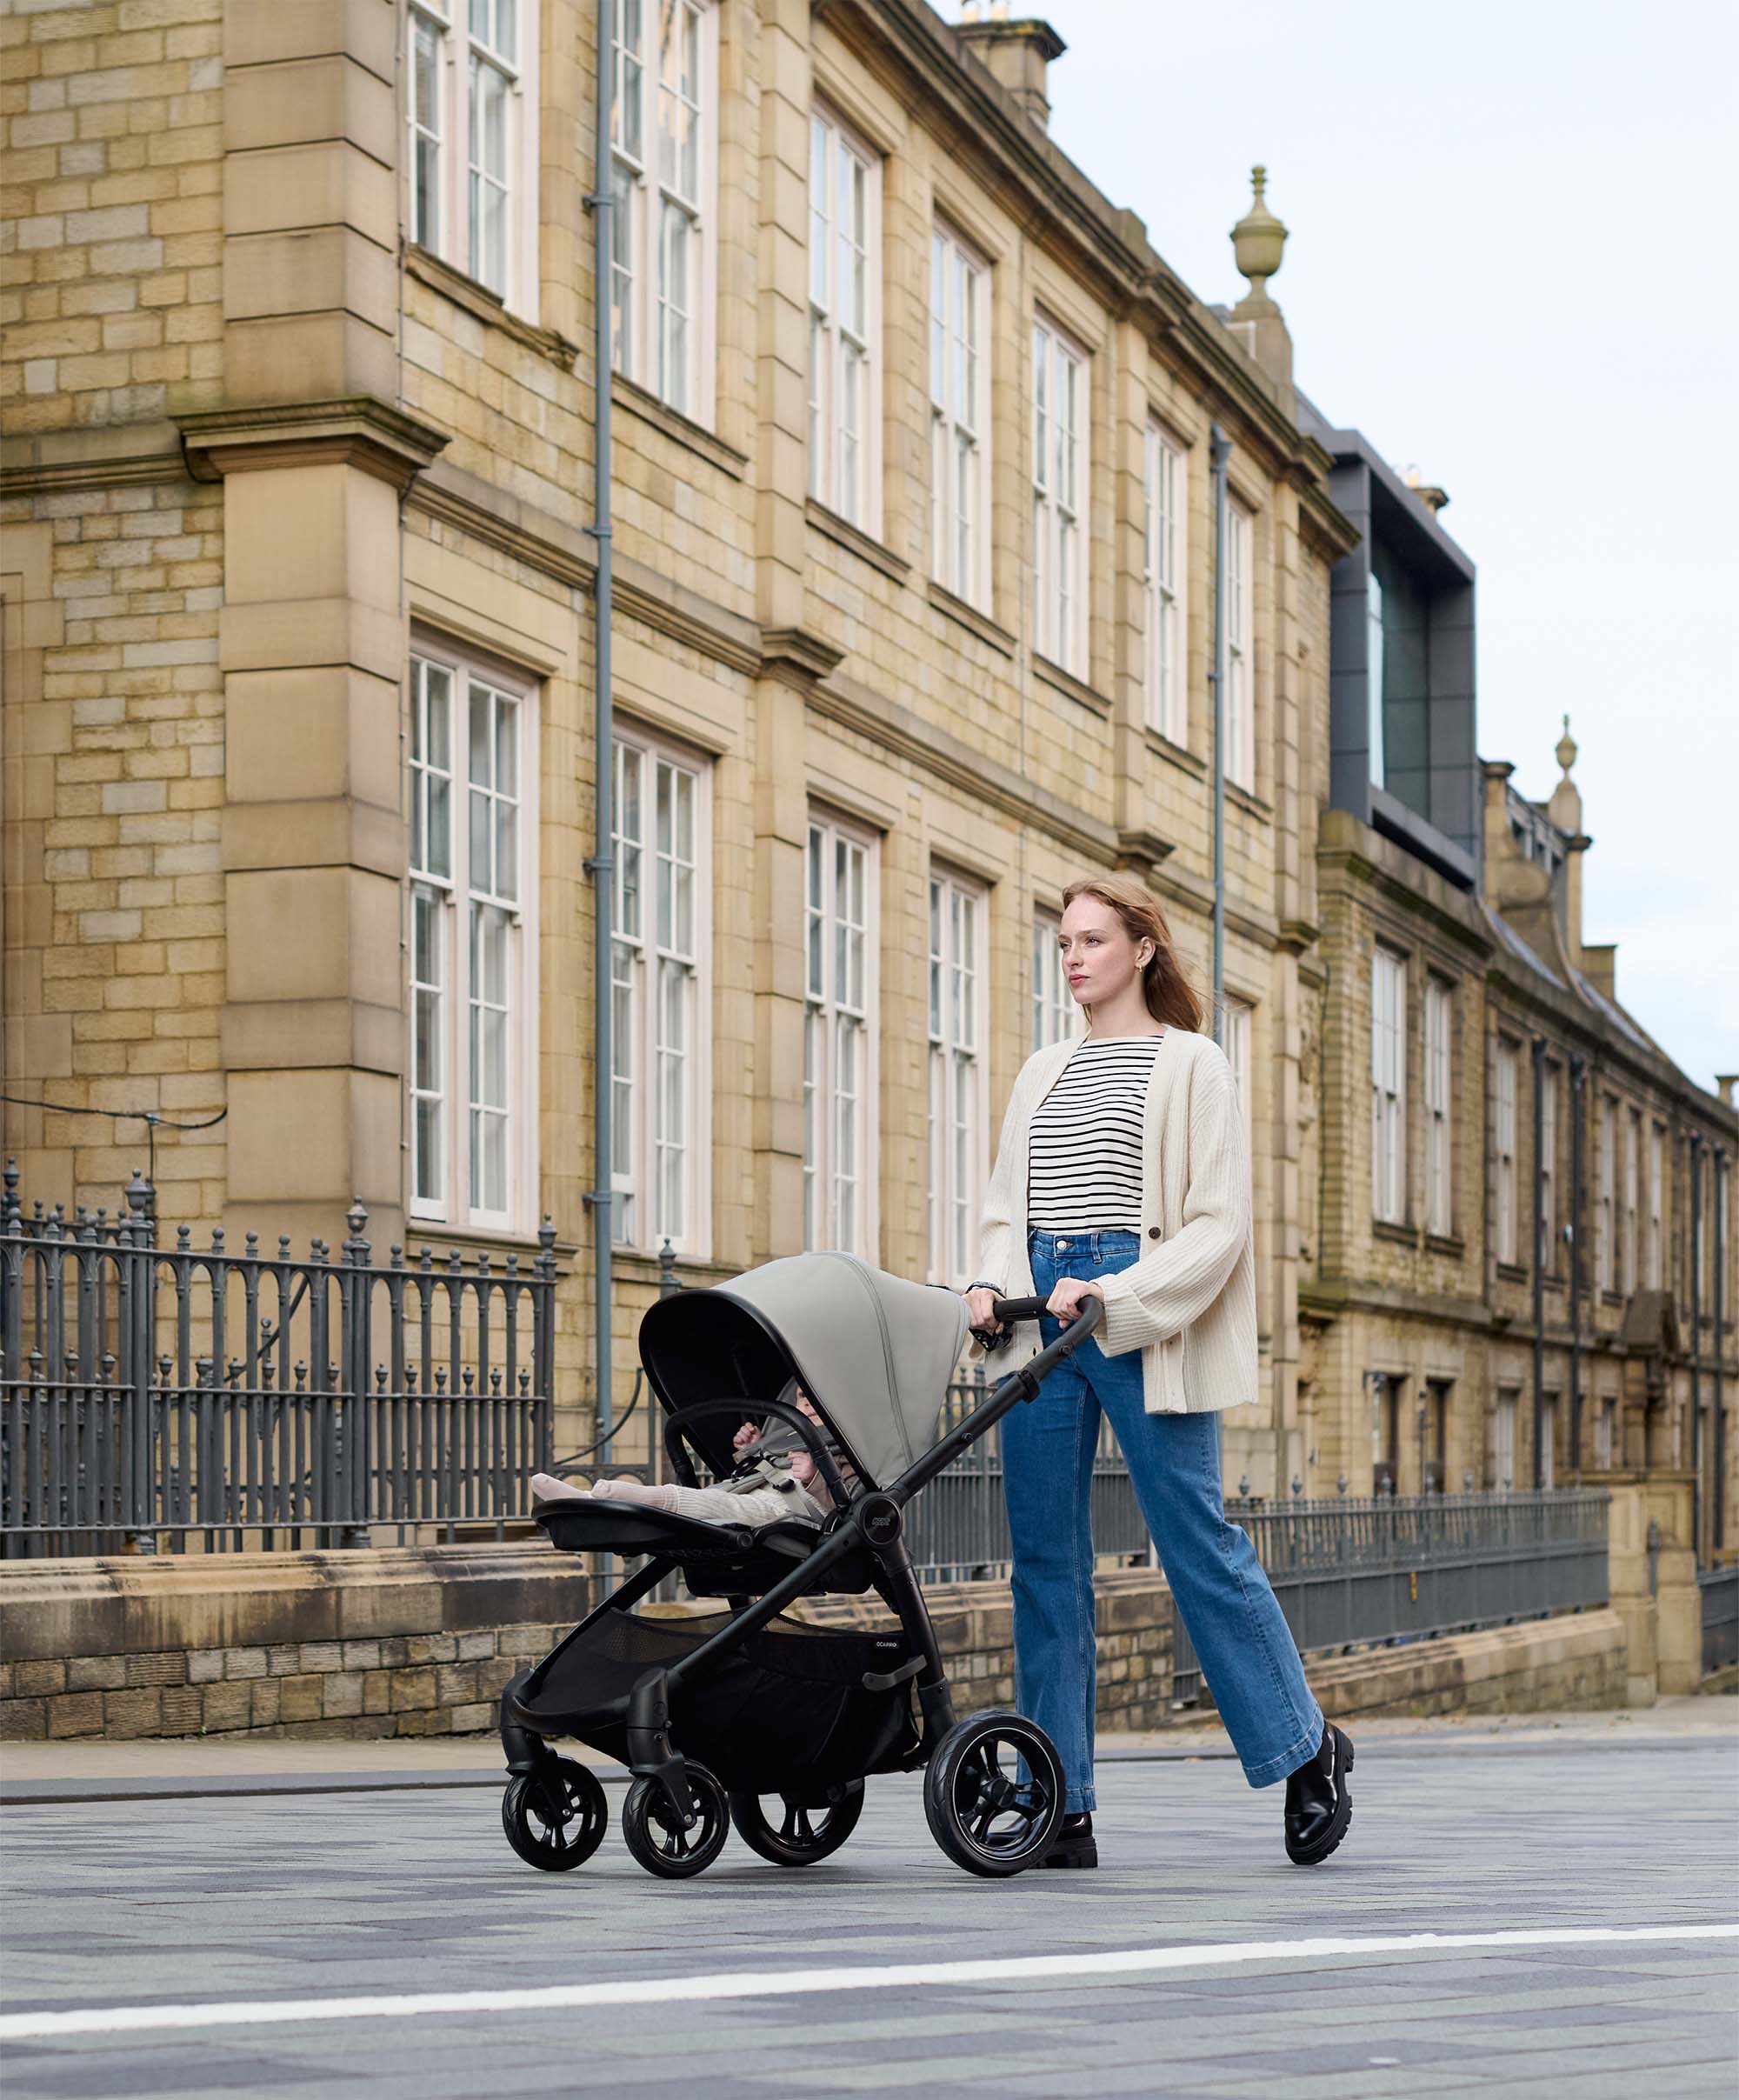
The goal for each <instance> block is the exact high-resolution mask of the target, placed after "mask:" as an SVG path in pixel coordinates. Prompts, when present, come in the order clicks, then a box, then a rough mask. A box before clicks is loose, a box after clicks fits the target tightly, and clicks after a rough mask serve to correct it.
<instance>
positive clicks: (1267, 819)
mask: <svg viewBox="0 0 1739 2100" xmlns="http://www.w3.org/2000/svg"><path fill="white" fill-rule="evenodd" d="M1226 800H1227V801H1228V802H1229V803H1231V804H1232V805H1233V807H1234V808H1236V809H1239V810H1243V812H1244V814H1245V815H1246V816H1247V817H1257V818H1259V819H1260V820H1261V822H1262V823H1265V824H1266V823H1273V821H1274V804H1273V803H1269V802H1264V801H1263V798H1262V797H1261V796H1260V795H1257V794H1255V793H1253V792H1252V791H1251V790H1249V788H1241V787H1240V786H1239V785H1238V783H1237V782H1236V780H1229V781H1228V782H1227V783H1226Z"/></svg>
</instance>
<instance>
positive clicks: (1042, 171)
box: [814, 0, 1357, 552]
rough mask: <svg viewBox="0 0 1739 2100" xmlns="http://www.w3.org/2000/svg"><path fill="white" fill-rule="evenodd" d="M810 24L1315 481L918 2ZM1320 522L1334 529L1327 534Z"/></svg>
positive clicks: (1270, 447)
mask: <svg viewBox="0 0 1739 2100" xmlns="http://www.w3.org/2000/svg"><path fill="white" fill-rule="evenodd" d="M814 13H815V18H816V21H818V22H825V23H827V24H828V25H829V26H830V28H832V29H833V30H836V32H837V33H838V34H839V35H840V36H841V37H844V38H845V39H846V40H847V41H848V42H849V43H851V44H852V45H853V46H854V47H855V48H856V50H859V51H860V52H861V53H862V54H863V56H865V57H867V58H869V59H870V61H871V62H872V63H879V66H880V69H881V70H883V73H884V74H887V73H892V74H893V75H894V76H895V79H894V82H893V84H894V85H895V86H896V89H897V90H898V91H899V92H900V93H902V94H903V96H904V97H906V98H907V100H908V102H909V104H910V105H912V106H916V104H918V103H929V104H930V105H931V106H932V107H934V108H936V109H939V110H941V111H942V112H943V113H944V114H945V115H946V116H947V117H949V118H950V119H951V121H952V130H953V133H954V138H953V140H952V141H951V143H953V144H954V145H955V146H956V148H957V150H959V151H960V152H961V153H962V154H963V156H969V157H976V159H977V160H978V161H979V163H981V166H983V168H984V169H985V170H987V171H988V172H989V174H990V175H991V177H992V178H993V179H996V180H997V181H998V182H999V184H1000V186H1001V187H1002V188H1003V190H1005V191H1012V192H1013V193H1014V197H1013V199H1012V200H1011V201H1012V208H1013V210H1014V212H1015V216H1016V217H1017V218H1018V219H1019V220H1020V221H1021V222H1022V224H1023V228H1024V230H1025V231H1026V232H1027V233H1028V235H1029V237H1031V238H1032V239H1034V240H1036V241H1037V242H1040V243H1043V245H1045V246H1047V247H1049V248H1050V249H1051V250H1053V252H1055V253H1057V254H1058V255H1060V256H1063V257H1067V258H1068V259H1069V260H1070V261H1071V262H1072V263H1074V264H1075V265H1076V267H1081V266H1084V267H1085V268H1086V269H1087V270H1089V271H1091V272H1092V274H1093V275H1094V276H1095V277H1096V278H1097V279H1098V280H1099V282H1100V284H1101V287H1102V290H1103V294H1104V297H1105V300H1106V303H1107V304H1108V306H1109V307H1110V308H1111V310H1113V311H1116V312H1128V313H1131V314H1136V315H1138V316H1139V317H1140V319H1141V321H1142V323H1143V325H1144V327H1145V328H1146V330H1147V331H1148V332H1149V335H1150V336H1151V337H1153V338H1154V339H1155V340H1158V339H1159V338H1161V337H1165V338H1167V339H1168V347H1169V348H1170V349H1171V350H1172V351H1173V352H1174V354H1175V355H1176V356H1177V357H1178V358H1179V359H1180V361H1181V362H1182V363H1183V364H1185V365H1186V366H1187V367H1188V368H1189V370H1190V372H1191V374H1192V376H1193V377H1195V378H1196V381H1197V383H1199V384H1200V385H1201V386H1202V387H1203V390H1204V391H1206V392H1207V393H1208V394H1209V396H1210V397H1213V399H1214V405H1216V408H1217V409H1218V410H1220V412H1222V413H1223V414H1226V415H1227V416H1228V417H1236V419H1237V420H1238V421H1239V422H1240V423H1242V424H1243V426H1244V430H1245V434H1246V437H1247V439H1248V440H1249V442H1251V443H1254V444H1256V445H1259V446H1260V447H1261V449H1262V450H1263V451H1264V452H1265V453H1266V454H1267V455H1268V456H1269V458H1268V463H1269V465H1270V466H1271V467H1272V468H1273V469H1274V470H1276V471H1280V470H1284V469H1286V468H1287V467H1289V466H1295V465H1296V466H1297V467H1298V468H1300V469H1302V470H1305V471H1307V472H1309V473H1311V474H1316V475H1320V476H1321V477H1323V479H1324V480H1325V479H1326V475H1327V467H1328V455H1327V454H1326V453H1325V452H1323V449H1322V448H1321V446H1319V445H1317V444H1316V441H1315V440H1314V439H1311V438H1308V437H1304V436H1303V434H1302V433H1301V432H1300V430H1299V429H1298V427H1297V424H1296V421H1295V420H1294V418H1293V417H1292V415H1291V413H1290V412H1289V409H1288V407H1287V406H1286V404H1285V403H1283V401H1282V400H1281V398H1280V397H1279V396H1278V393H1277V391H1276V389H1275V388H1274V386H1273V383H1272V382H1270V381H1269V379H1268V378H1267V377H1265V376H1264V375H1263V373H1262V372H1261V371H1260V370H1259V369H1258V368H1257V367H1256V365H1255V364H1253V363H1251V362H1250V360H1249V357H1246V355H1245V354H1244V352H1243V349H1242V347H1241V346H1240V345H1239V344H1238V343H1237V342H1236V339H1235V338H1234V337H1232V336H1230V335H1229V334H1228V332H1227V331H1226V330H1225V328H1224V327H1223V325H1222V323H1220V322H1219V321H1218V319H1217V318H1216V317H1215V316H1214V315H1213V314H1212V313H1210V312H1209V310H1208V308H1207V307H1206V306H1205V305H1204V304H1203V302H1202V301H1201V300H1199V299H1197V298H1196V297H1195V295H1194V294H1193V293H1192V292H1191V291H1190V290H1189V286H1188V285H1186V284H1185V283H1183V280H1182V279H1181V278H1180V277H1177V276H1176V273H1175V272H1174V271H1173V270H1171V269H1170V267H1169V265H1168V264H1167V263H1166V262H1165V260H1164V258H1163V257H1162V256H1160V255H1159V254H1158V253H1157V252H1156V250H1154V249H1153V247H1152V246H1151V245H1150V244H1149V242H1148V240H1147V237H1146V231H1145V229H1144V228H1143V225H1142V222H1141V220H1140V219H1139V218H1138V217H1136V214H1135V213H1134V212H1132V211H1129V210H1120V209H1118V208H1117V207H1116V206H1115V205H1113V204H1112V203H1110V202H1109V199H1108V198H1106V197H1104V196H1103V194H1102V193H1101V192H1100V191H1099V190H1096V189H1095V188H1094V187H1093V186H1092V184H1091V183H1089V182H1088V181H1087V179H1086V178H1085V177H1083V175H1082V174H1081V173H1080V172H1079V171H1078V170H1076V168H1075V167H1074V166H1073V165H1072V164H1071V163H1069V161H1068V159H1067V158H1066V157H1064V156H1063V154H1062V153H1061V152H1060V151H1059V150H1057V148H1056V146H1054V145H1052V144H1051V143H1050V141H1049V139H1048V138H1047V137H1045V136H1044V134H1043V132H1041V131H1040V130H1037V128H1036V126H1035V125H1034V124H1033V123H1031V121H1030V120H1029V118H1028V117H1026V116H1025V115H1024V114H1023V111H1022V110H1021V107H1020V104H1019V103H1018V102H1017V101H1016V98H1015V97H1014V96H1012V95H1011V94H1010V93H1009V91H1008V90H1006V89H1005V88H1003V86H1002V85H1001V84H1000V83H998V82H997V81H996V79H995V78H994V77H992V76H991V74H990V72H989V69H988V68H987V67H985V66H984V65H983V63H979V62H976V61H968V60H966V59H965V58H964V56H963V50H962V47H961V43H960V40H959V38H958V37H956V35H955V34H954V32H953V30H952V29H951V28H950V26H949V24H948V23H944V22H943V21H942V20H941V19H940V18H939V17H937V16H936V14H935V13H934V12H933V11H932V10H931V9H930V8H929V7H928V6H927V5H924V4H923V0H815V8H814ZM1312 511H1313V522H1316V523H1317V525H1318V529H1319V530H1328V531H1329V532H1330V533H1331V535H1333V536H1334V537H1341V536H1343V535H1344V534H1345V533H1347V532H1350V531H1351V528H1350V526H1349V525H1348V524H1347V523H1346V521H1345V520H1344V519H1339V513H1338V512H1336V510H1334V506H1333V504H1332V503H1330V502H1329V497H1328V494H1327V491H1326V489H1323V490H1322V491H1321V493H1320V495H1319V497H1318V498H1317V499H1316V502H1315V503H1313V506H1312ZM1331 519H1339V525H1338V530H1337V531H1336V528H1335V527H1334V526H1332V525H1331V524H1330V523H1329V521H1330V520H1331ZM1356 537H1357V536H1356V535H1354V537H1353V538H1352V539H1351V540H1349V541H1348V542H1347V545H1348V546H1350V545H1353V544H1356ZM1342 551H1343V552H1344V551H1345V548H1343V549H1342Z"/></svg>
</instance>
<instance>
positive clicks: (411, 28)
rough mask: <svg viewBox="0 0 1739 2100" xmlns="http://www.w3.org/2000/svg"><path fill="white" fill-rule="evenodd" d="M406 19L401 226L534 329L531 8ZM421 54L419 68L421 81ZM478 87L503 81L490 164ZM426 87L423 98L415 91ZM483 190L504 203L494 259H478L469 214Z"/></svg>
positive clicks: (424, 11) (420, 7)
mask: <svg viewBox="0 0 1739 2100" xmlns="http://www.w3.org/2000/svg"><path fill="white" fill-rule="evenodd" d="M406 15H407V20H406V25H405V47H404V75H405V82H404V96H405V106H404V124H405V134H404V137H405V150H404V162H405V176H404V181H405V186H406V200H405V218H404V223H405V225H406V227H407V228H408V229H409V231H410V238H411V240H412V241H413V242H415V243H416V244H417V245H419V246H421V247H423V248H426V249H427V250H429V251H430V254H432V255H437V256H439V257H441V258H442V260H443V262H447V263H451V264H452V266H453V267H454V268H455V269H456V270H460V271H462V272H463V274H464V275H465V276H466V277H470V278H472V279H474V280H475V281H476V283H479V284H481V285H482V286H483V289H484V290H486V291H490V292H493V293H494V294H495V295H496V297H497V298H499V299H500V300H501V302H502V303H503V305H504V306H507V307H510V308H511V310H513V311H514V312H515V313H516V314H518V315H520V316H521V317H523V319H525V320H528V321H534V322H535V321H536V318H537V309H538V210H537V200H538V183H539V177H540V168H539V163H538V142H537V129H538V78H537V63H538V35H539V29H540V24H539V21H538V0H410V6H409V7H408V9H407V10H406ZM419 48H420V49H421V50H422V51H423V54H424V56H425V59H426V61H427V63H426V64H425V68H424V70H423V72H422V73H421V74H419V72H418V69H417V63H416V61H417V55H418V50H419ZM431 71H432V79H431ZM485 79H493V80H497V81H499V82H500V83H501V86H500V90H499V93H500V95H501V97H502V101H501V108H502V111H503V118H504V125H503V134H504V136H503V143H502V146H501V150H500V153H499V156H498V161H497V157H494V156H488V155H486V156H484V157H483V158H481V159H479V158H478V157H477V145H478V137H479V134H478V130H477V125H476V112H477V110H478V107H479V106H480V105H479V104H478V102H477V94H478V91H479V90H480V88H481V85H482V83H483V81H484V80H485ZM431 87H432V90H433V92H432V95H431V94H430V93H427V92H424V91H423V90H427V89H430V88H431ZM419 145H420V146H421V147H422V149H423V150H422V152H421V154H419V152H418V150H417V149H418V147H419ZM423 169H426V170H428V171H429V176H430V182H429V184H428V186H427V187H426V188H425V187H424V186H423V183H420V182H419V179H418V177H419V173H420V171H421V170H423ZM490 191H494V192H496V193H498V194H499V195H500V197H501V198H502V200H503V201H502V206H501V210H502V217H503V233H502V237H501V241H500V245H499V252H498V254H496V255H495V256H493V257H491V256H490V255H489V254H487V253H485V252H483V246H484V243H483V235H482V234H481V232H480V230H479V223H478V217H477V212H478V207H479V205H480V203H481V201H482V199H483V197H484V196H485V194H486V193H488V192H490Z"/></svg>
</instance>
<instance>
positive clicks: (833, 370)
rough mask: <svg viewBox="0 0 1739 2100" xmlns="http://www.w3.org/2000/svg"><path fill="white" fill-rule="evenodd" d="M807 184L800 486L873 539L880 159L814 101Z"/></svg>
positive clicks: (878, 452) (878, 521) (877, 517)
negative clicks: (844, 197) (803, 473)
mask: <svg viewBox="0 0 1739 2100" xmlns="http://www.w3.org/2000/svg"><path fill="white" fill-rule="evenodd" d="M809 183H810V248H809V272H810V347H809V492H810V495H811V496H812V497H814V498H815V500H816V502H817V503H821V504H823V505H824V506H825V507H826V508H827V509H828V510H831V511H833V512H834V513H835V514H836V516H838V517H843V519H844V520H845V521H846V523H848V524H851V525H856V527H857V528H858V529H859V530H860V531H863V532H867V533H869V534H870V535H871V537H875V536H876V535H877V534H879V533H880V531H881V529H882V349H881V341H882V157H881V155H880V154H879V153H877V152H876V150H875V149H874V148H873V147H871V146H870V145H868V144H866V143H865V142H864V141H863V139H861V138H860V137H858V136H857V135H856V132H854V131H853V130H852V129H851V127H850V125H849V124H847V123H845V122H844V120H843V118H841V117H837V116H836V115H835V114H834V112H833V111H832V110H830V109H828V108H827V107H825V105H823V104H822V103H816V106H815V107H814V109H812V110H811V111H810V177H809ZM842 184H843V186H844V188H845V190H846V191H847V193H848V195H849V197H850V209H849V211H848V212H847V213H846V214H845V223H844V224H843V225H842V223H841V221H842V211H841V189H842ZM846 257H852V258H854V259H855V262H856V265H857V267H858V268H859V269H861V270H862V276H863V286H862V293H861V296H851V295H850V286H851V280H852V274H853V273H852V271H851V270H850V269H849V268H846V267H843V264H844V263H845V258H846ZM843 291H845V293H846V294H847V296H845V297H842V292H843Z"/></svg>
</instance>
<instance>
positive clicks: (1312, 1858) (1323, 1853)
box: [1286, 1721, 1353, 1867]
mask: <svg viewBox="0 0 1739 2100" xmlns="http://www.w3.org/2000/svg"><path fill="white" fill-rule="evenodd" d="M1352 1769H1353V1744H1352V1737H1350V1736H1349V1735H1347V1734H1346V1733H1345V1732H1344V1731H1343V1730H1341V1729H1338V1728H1336V1726H1335V1724H1334V1723H1333V1722H1332V1721H1329V1722H1327V1723H1324V1724H1323V1741H1322V1744H1321V1746H1320V1748H1319V1749H1318V1750H1317V1752H1316V1756H1315V1757H1311V1758H1309V1760H1308V1761H1307V1762H1306V1763H1303V1764H1301V1765H1300V1766H1299V1767H1298V1769H1297V1770H1296V1772H1293V1773H1291V1774H1290V1775H1289V1777H1288V1778H1287V1782H1286V1857H1288V1858H1289V1860H1290V1861H1291V1862H1292V1863H1293V1864H1294V1866H1297V1867H1314V1866H1316V1865H1317V1864H1318V1863H1320V1862H1321V1861H1323V1860H1325V1859H1326V1858H1327V1857H1329V1853H1330V1852H1332V1851H1333V1850H1334V1849H1335V1847H1336V1845H1337V1844H1339V1843H1340V1842H1341V1840H1342V1838H1343V1837H1345V1836H1346V1834H1347V1825H1348V1824H1349V1823H1351V1821H1352V1819H1353V1797H1352V1790H1351V1788H1350V1787H1349V1784H1348V1779H1349V1775H1350V1774H1351V1771H1352Z"/></svg>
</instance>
